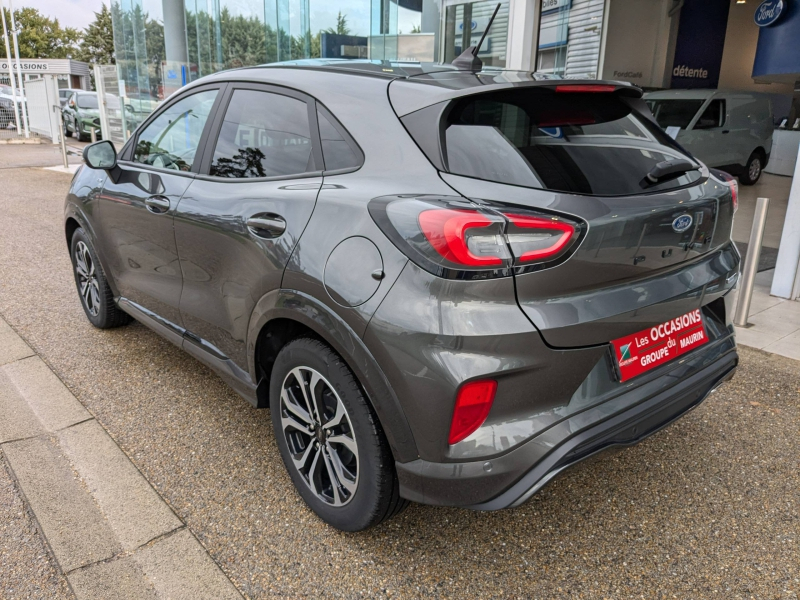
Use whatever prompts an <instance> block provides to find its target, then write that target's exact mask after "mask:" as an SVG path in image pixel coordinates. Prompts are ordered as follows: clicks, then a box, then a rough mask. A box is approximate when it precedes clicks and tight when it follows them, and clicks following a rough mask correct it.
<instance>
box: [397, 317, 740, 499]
mask: <svg viewBox="0 0 800 600" xmlns="http://www.w3.org/2000/svg"><path fill="white" fill-rule="evenodd" d="M738 361H739V358H738V354H737V353H736V344H735V341H734V339H733V335H732V333H731V334H729V335H727V336H724V337H722V338H719V339H717V340H715V341H714V342H713V343H711V344H709V345H708V346H706V347H704V348H702V349H698V350H697V351H696V352H693V353H691V354H688V355H686V357H685V358H683V359H682V360H679V361H676V363H675V364H673V365H671V368H670V369H668V370H666V371H662V372H661V373H660V374H659V376H658V377H657V378H656V379H653V380H650V381H648V382H647V383H645V384H642V385H639V386H638V387H636V388H633V389H629V390H628V391H625V392H623V393H621V394H619V395H618V396H615V397H614V398H611V399H609V400H607V401H605V402H602V403H601V404H598V405H595V406H592V407H590V408H587V409H586V410H584V411H582V412H579V413H576V414H572V415H571V416H570V417H569V418H565V419H564V420H562V421H560V422H558V423H556V424H554V425H553V426H551V427H549V428H548V429H546V430H545V431H543V432H541V433H539V434H538V435H536V436H534V437H532V438H531V439H530V440H528V441H527V442H525V443H524V444H522V445H520V446H518V447H516V448H515V449H513V450H511V451H510V452H508V453H506V454H503V455H502V456H499V457H493V458H491V459H489V460H479V461H474V462H450V463H433V462H428V461H424V460H415V461H412V462H409V463H397V472H398V477H399V480H400V493H401V495H402V496H403V497H404V498H407V499H409V500H413V501H415V502H421V503H425V504H437V505H445V506H465V507H469V508H473V509H476V510H499V509H502V508H508V507H512V506H518V505H519V504H521V503H523V502H525V501H526V500H527V499H528V498H530V497H531V496H532V495H533V494H534V493H536V492H537V491H538V490H539V489H541V488H542V487H543V486H544V485H545V484H546V483H548V482H549V481H551V480H552V479H553V478H554V477H555V476H556V475H557V474H559V473H560V472H562V471H563V470H564V469H566V468H568V467H569V466H571V465H573V464H575V463H577V462H580V461H581V460H583V459H585V458H588V457H589V456H591V455H593V454H595V453H597V452H600V451H602V450H605V449H607V448H610V447H612V446H626V445H631V444H635V443H637V442H639V441H641V440H643V439H644V438H646V437H648V436H650V435H652V434H653V433H655V432H656V431H658V430H659V429H661V428H663V427H665V426H667V425H669V424H670V423H671V422H672V421H674V420H676V419H677V418H679V417H680V416H682V415H683V414H685V413H686V412H688V411H689V410H691V409H693V408H694V407H696V406H697V405H698V404H700V403H701V402H702V401H703V400H704V399H705V398H706V397H707V396H708V395H709V394H710V393H711V392H712V391H713V390H714V389H715V388H716V387H718V386H719V385H720V384H721V383H722V382H724V381H725V380H727V379H729V378H730V377H732V375H733V373H734V371H735V370H736V367H737V364H738Z"/></svg>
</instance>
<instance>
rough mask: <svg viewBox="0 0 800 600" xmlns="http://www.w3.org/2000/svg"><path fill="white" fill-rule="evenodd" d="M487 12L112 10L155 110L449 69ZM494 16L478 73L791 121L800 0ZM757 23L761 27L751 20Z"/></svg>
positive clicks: (522, 3) (597, 2) (353, 2)
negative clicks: (578, 82)
mask: <svg viewBox="0 0 800 600" xmlns="http://www.w3.org/2000/svg"><path fill="white" fill-rule="evenodd" d="M496 4H497V3H496V2H491V1H490V2H463V1H458V0H341V1H340V2H335V3H334V2H329V1H327V0H268V1H264V0H121V1H119V2H114V3H112V17H113V22H114V39H115V44H116V55H117V62H118V76H119V80H120V87H121V89H122V90H123V93H127V94H128V95H129V96H136V97H146V96H149V97H152V98H154V99H161V98H163V97H165V96H166V95H168V94H169V93H171V92H172V91H174V90H175V89H177V88H179V87H181V86H182V85H185V84H186V83H188V82H190V81H193V80H195V79H197V78H199V77H202V76H203V75H208V74H209V73H214V72H216V71H220V70H223V69H229V68H234V67H240V66H248V65H257V64H264V63H269V62H275V61H285V60H296V59H301V58H311V57H314V58H316V57H321V58H369V59H378V60H391V61H445V62H449V61H450V60H452V59H453V58H454V57H455V56H457V55H458V53H459V52H461V50H462V49H463V48H465V47H467V46H469V45H470V44H474V43H475V42H476V40H477V39H478V38H479V37H480V36H481V35H482V34H483V32H484V30H485V29H486V25H487V24H488V22H489V18H490V16H491V13H492V11H493V10H494V8H495V6H496ZM500 4H501V6H500V10H499V13H498V16H497V18H496V20H495V22H494V24H493V26H492V28H491V30H490V31H489V33H488V35H487V38H486V40H485V42H484V44H483V47H482V48H481V52H480V57H481V59H482V60H483V62H484V64H485V65H487V66H495V67H501V68H511V69H523V70H531V71H533V70H535V71H539V72H543V73H551V74H554V75H559V76H563V77H571V78H588V79H616V80H624V81H630V82H631V83H634V84H636V85H639V86H642V87H645V88H648V89H650V88H654V89H664V88H720V89H722V88H725V89H736V90H750V91H760V92H768V93H771V94H774V95H775V112H776V116H777V117H784V116H785V117H787V118H788V117H789V116H790V111H792V101H793V94H794V90H795V86H796V82H797V80H798V79H800V43H798V40H800V0H767V1H766V2H759V1H757V0H503V1H502V2H500ZM757 12H759V13H764V14H766V15H767V18H760V19H756V13H757ZM776 15H777V16H776ZM773 17H775V18H773ZM757 20H759V22H760V23H761V24H762V25H763V26H759V25H758V24H757V23H756V21H757ZM792 114H794V113H792Z"/></svg>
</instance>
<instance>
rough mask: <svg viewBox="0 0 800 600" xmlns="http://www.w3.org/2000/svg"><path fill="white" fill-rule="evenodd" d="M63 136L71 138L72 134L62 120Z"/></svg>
mask: <svg viewBox="0 0 800 600" xmlns="http://www.w3.org/2000/svg"><path fill="white" fill-rule="evenodd" d="M64 135H65V136H66V137H72V132H71V131H70V130H69V126H68V125H67V120H66V119H64Z"/></svg>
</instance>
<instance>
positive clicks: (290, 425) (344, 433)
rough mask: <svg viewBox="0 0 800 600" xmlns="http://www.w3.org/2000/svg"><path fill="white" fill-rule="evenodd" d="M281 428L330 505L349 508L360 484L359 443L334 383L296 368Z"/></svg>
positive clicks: (308, 480) (312, 485)
mask: <svg viewBox="0 0 800 600" xmlns="http://www.w3.org/2000/svg"><path fill="white" fill-rule="evenodd" d="M280 407H281V414H280V417H281V427H282V429H283V435H284V437H285V439H286V444H287V446H288V448H289V452H290V454H291V456H292V462H293V464H294V467H295V469H297V472H298V473H299V474H300V476H301V477H302V479H303V481H304V482H305V484H306V485H307V486H308V487H309V489H310V490H311V491H312V492H313V493H314V494H315V495H316V496H317V498H319V499H320V500H322V501H323V502H325V503H326V504H329V505H331V506H344V505H345V504H347V503H348V502H350V500H352V499H353V496H354V494H355V492H356V489H357V487H358V466H359V462H358V444H357V442H356V439H355V434H354V432H353V427H352V424H351V422H350V416H349V415H348V414H347V409H346V408H345V406H344V404H343V403H342V400H341V398H339V395H338V394H337V393H336V391H335V390H334V389H333V386H331V384H330V383H329V382H328V380H327V379H325V378H324V377H323V376H322V375H321V374H320V373H318V372H317V371H315V370H314V369H312V368H310V367H296V368H294V369H292V370H291V371H290V372H289V374H288V375H287V376H286V378H285V379H284V380H283V385H282V388H281V404H280Z"/></svg>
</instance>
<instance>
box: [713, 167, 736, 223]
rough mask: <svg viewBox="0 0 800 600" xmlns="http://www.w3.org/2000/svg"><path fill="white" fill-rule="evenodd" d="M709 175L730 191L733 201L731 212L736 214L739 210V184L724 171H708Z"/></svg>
mask: <svg viewBox="0 0 800 600" xmlns="http://www.w3.org/2000/svg"><path fill="white" fill-rule="evenodd" d="M709 170H710V171H711V174H712V175H713V176H714V179H716V180H717V181H719V182H720V183H721V184H722V185H725V186H727V187H728V188H729V189H730V190H731V199H732V200H733V212H734V214H735V213H736V211H737V210H739V182H737V181H736V179H735V178H734V177H733V175H731V174H730V173H726V172H725V171H720V170H719V169H709Z"/></svg>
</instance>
